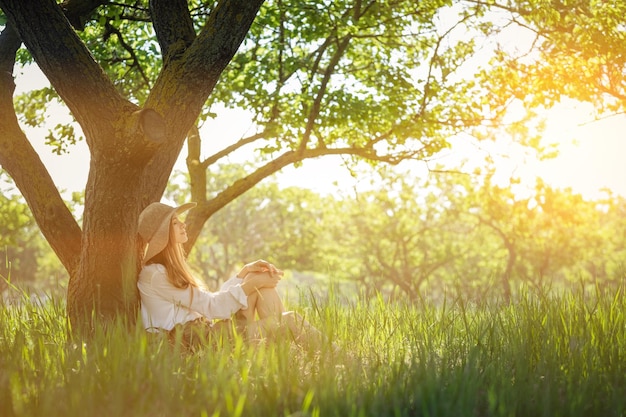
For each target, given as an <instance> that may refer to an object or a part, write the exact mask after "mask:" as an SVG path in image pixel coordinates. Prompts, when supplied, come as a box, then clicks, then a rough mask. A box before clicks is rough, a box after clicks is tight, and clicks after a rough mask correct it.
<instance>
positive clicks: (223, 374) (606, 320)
mask: <svg viewBox="0 0 626 417" xmlns="http://www.w3.org/2000/svg"><path fill="white" fill-rule="evenodd" d="M305 299H306V297H305ZM307 300H308V301H306V302H304V303H302V304H301V305H299V306H294V308H295V309H297V310H298V311H299V312H300V313H302V314H304V315H305V316H306V317H307V318H308V319H309V320H310V321H311V322H313V323H314V324H315V325H316V326H318V327H320V328H321V329H323V330H324V331H325V332H326V333H327V334H328V335H329V336H330V337H331V338H332V339H333V340H334V341H335V342H336V343H337V344H338V345H339V347H340V349H339V350H338V351H336V350H332V349H330V347H328V346H327V347H324V348H322V349H321V351H320V350H314V349H310V348H307V347H304V346H298V345H295V344H293V343H289V342H287V341H284V342H274V343H269V344H260V345H250V344H246V343H244V342H243V341H242V340H239V339H235V340H234V341H233V342H232V343H227V344H226V345H224V346H223V347H222V348H221V349H219V350H215V349H210V348H207V349H205V350H202V351H200V352H196V353H194V354H185V353H183V352H181V350H180V349H179V347H177V346H174V347H172V346H171V345H169V344H168V343H167V342H166V341H165V340H164V339H163V338H160V337H158V336H156V337H152V336H149V335H147V334H146V333H145V332H144V331H143V330H141V329H137V328H132V327H131V328H129V327H128V326H126V325H124V324H123V323H121V322H120V323H116V324H110V325H108V326H107V327H106V329H105V328H99V329H96V332H95V334H94V335H93V336H92V337H90V338H89V339H85V340H77V339H75V338H72V337H70V336H68V334H69V332H68V325H67V322H66V319H65V306H64V302H63V300H62V299H61V298H55V297H53V298H52V299H49V300H45V302H44V301H40V300H38V299H31V298H29V297H28V296H26V295H23V296H22V297H21V299H18V300H17V302H16V301H13V302H6V301H5V302H4V303H3V304H2V305H0V323H2V326H1V328H0V404H1V408H0V412H1V413H0V414H1V415H2V416H4V417H14V416H19V417H26V416H28V417H32V416H51V417H52V416H64V417H66V416H129V417H130V416H133V417H140V416H151V417H154V416H164V417H166V416H232V417H238V416H299V417H301V416H354V417H357V416H397V417H401V416H550V417H555V416H568V417H575V416H586V417H588V416H607V417H608V416H623V415H626V358H625V352H626V334H625V332H626V321H625V318H624V313H625V311H626V305H625V301H624V293H623V288H617V289H612V290H600V289H594V290H592V291H582V290H580V291H573V292H568V293H562V294H550V293H547V292H546V293H542V292H533V291H530V290H528V291H524V292H522V293H521V294H520V295H519V296H517V297H516V299H515V300H514V301H512V302H510V303H501V302H500V303H499V302H469V301H467V300H463V299H460V298H456V299H449V300H444V301H443V302H442V303H438V304H437V305H435V304H433V303H429V302H427V301H422V302H419V303H412V304H409V303H401V302H393V303H392V302H389V301H387V300H385V299H383V297H378V298H374V299H367V300H366V299H365V298H363V297H357V298H356V299H352V300H350V299H347V300H346V299H341V300H340V299H339V298H338V297H333V296H332V294H331V296H330V297H329V298H326V299H323V300H321V299H318V298H316V297H313V296H310V297H309V298H308V299H307Z"/></svg>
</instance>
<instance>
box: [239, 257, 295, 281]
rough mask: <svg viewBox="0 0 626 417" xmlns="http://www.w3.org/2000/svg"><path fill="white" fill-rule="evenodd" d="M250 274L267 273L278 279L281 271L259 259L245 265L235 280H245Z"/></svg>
mask: <svg viewBox="0 0 626 417" xmlns="http://www.w3.org/2000/svg"><path fill="white" fill-rule="evenodd" d="M251 272H269V274H270V275H278V276H279V277H281V276H283V274H284V273H283V271H281V270H280V269H278V268H276V267H275V266H274V265H272V264H271V263H269V262H267V261H264V260H263V259H259V260H257V261H254V262H251V263H249V264H246V265H245V266H244V267H243V268H241V271H239V273H238V274H237V278H245V277H246V275H248V274H249V273H251Z"/></svg>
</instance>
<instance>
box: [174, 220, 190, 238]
mask: <svg viewBox="0 0 626 417" xmlns="http://www.w3.org/2000/svg"><path fill="white" fill-rule="evenodd" d="M172 237H173V239H174V243H185V242H186V241H187V239H188V237H187V226H186V225H185V223H183V222H182V221H181V220H180V219H179V218H178V217H177V216H174V217H172Z"/></svg>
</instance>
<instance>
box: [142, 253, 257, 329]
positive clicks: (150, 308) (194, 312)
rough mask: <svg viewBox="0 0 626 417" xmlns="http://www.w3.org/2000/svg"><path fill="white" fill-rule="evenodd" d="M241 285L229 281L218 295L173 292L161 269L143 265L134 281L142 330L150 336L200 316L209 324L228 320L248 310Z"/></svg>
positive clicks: (196, 290) (238, 280)
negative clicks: (238, 312)
mask: <svg viewBox="0 0 626 417" xmlns="http://www.w3.org/2000/svg"><path fill="white" fill-rule="evenodd" d="M242 282H243V280H242V279H241V278H237V277H233V278H231V279H229V280H228V281H226V282H225V283H224V284H223V285H222V287H221V288H220V290H219V291H218V292H210V291H207V290H204V289H200V288H195V287H191V288H192V289H191V290H190V289H189V288H176V287H175V286H174V285H172V283H170V282H169V280H168V279H167V270H166V269H165V267H164V266H163V265H160V264H150V265H146V266H144V267H143V269H142V270H141V272H140V273H139V279H138V281H137V287H138V288H139V294H140V295H141V318H142V320H143V324H144V327H145V328H146V329H147V330H148V331H154V332H158V331H159V330H168V331H169V330H171V329H173V328H174V326H176V325H177V324H182V323H186V322H188V321H191V320H195V319H198V318H200V317H202V316H204V317H206V318H207V319H209V320H213V319H227V318H230V316H231V315H232V314H233V313H235V312H237V311H239V310H240V309H245V308H247V307H248V297H247V296H246V294H245V292H244V291H243V289H242V288H241V283H242ZM191 291H193V299H191Z"/></svg>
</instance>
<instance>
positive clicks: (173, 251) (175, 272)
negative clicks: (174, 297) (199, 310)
mask: <svg viewBox="0 0 626 417" xmlns="http://www.w3.org/2000/svg"><path fill="white" fill-rule="evenodd" d="M172 224H173V223H170V228H169V239H168V241H167V246H166V247H165V249H163V250H162V251H161V252H159V253H158V254H156V255H155V256H153V257H152V258H151V259H149V260H148V262H147V264H161V265H163V266H164V267H165V269H166V270H167V279H168V280H169V281H170V282H171V283H172V285H173V286H175V287H176V288H189V287H196V288H203V287H204V284H203V283H202V282H201V281H200V280H198V279H197V278H196V277H194V276H193V274H192V273H191V270H190V269H189V266H188V264H187V261H186V259H185V258H186V254H185V250H184V249H183V245H181V244H180V243H175V242H176V236H175V234H174V227H173V226H172ZM190 289H191V297H192V300H193V288H190Z"/></svg>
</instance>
